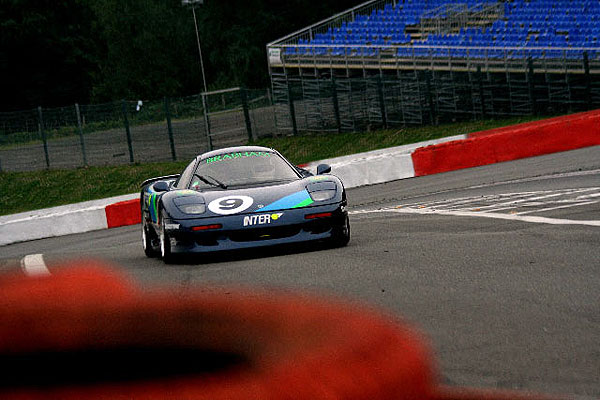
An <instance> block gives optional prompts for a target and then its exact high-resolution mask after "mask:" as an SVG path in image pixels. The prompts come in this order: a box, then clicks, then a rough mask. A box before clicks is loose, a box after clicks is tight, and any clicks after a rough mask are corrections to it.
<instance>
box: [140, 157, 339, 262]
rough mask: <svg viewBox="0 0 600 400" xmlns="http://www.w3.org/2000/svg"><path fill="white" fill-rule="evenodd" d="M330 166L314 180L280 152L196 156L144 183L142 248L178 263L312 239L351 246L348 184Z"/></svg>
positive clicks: (323, 165)
mask: <svg viewBox="0 0 600 400" xmlns="http://www.w3.org/2000/svg"><path fill="white" fill-rule="evenodd" d="M330 172H331V167H330V166H328V165H327V164H321V165H319V166H318V167H317V175H313V174H312V173H311V172H309V171H308V170H305V169H302V168H300V167H297V166H294V165H293V164H291V163H290V162H289V161H288V160H286V159H285V158H284V157H283V156H282V155H281V154H280V153H279V152H278V151H276V150H274V149H270V148H266V147H258V146H242V147H229V148H224V149H220V150H215V151H211V152H208V153H204V154H201V155H199V156H197V157H196V158H195V159H194V160H192V162H190V163H189V165H188V166H187V167H186V168H185V169H184V170H183V172H182V173H181V174H179V175H169V176H163V177H158V178H152V179H148V180H146V181H144V182H143V183H142V190H141V194H140V204H141V211H142V244H143V248H144V252H145V254H146V255H147V256H148V257H161V258H162V259H163V260H164V261H165V262H166V263H170V262H173V261H174V260H175V258H176V256H177V255H179V254H184V253H191V254H194V253H196V254H202V253H207V252H215V251H226V250H234V249H245V248H251V247H260V246H272V245H280V244H287V243H298V242H307V241H321V242H328V243H329V244H331V245H333V246H345V245H346V244H348V242H349V240H350V224H349V220H348V211H347V199H346V191H345V189H344V185H343V184H342V182H341V181H340V179H339V178H337V177H336V176H334V175H331V174H330Z"/></svg>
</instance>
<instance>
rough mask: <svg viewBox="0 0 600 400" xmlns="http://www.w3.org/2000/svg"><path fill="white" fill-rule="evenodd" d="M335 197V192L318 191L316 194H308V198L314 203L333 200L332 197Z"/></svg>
mask: <svg viewBox="0 0 600 400" xmlns="http://www.w3.org/2000/svg"><path fill="white" fill-rule="evenodd" d="M334 196H335V190H331V189H329V190H319V191H316V192H310V197H311V198H312V199H313V200H314V201H325V200H330V199H333V197H334Z"/></svg>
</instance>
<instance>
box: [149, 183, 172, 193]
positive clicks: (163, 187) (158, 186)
mask: <svg viewBox="0 0 600 400" xmlns="http://www.w3.org/2000/svg"><path fill="white" fill-rule="evenodd" d="M152 189H153V190H154V191H155V192H166V191H167V190H169V183H168V182H166V181H158V182H156V183H155V184H154V185H152Z"/></svg>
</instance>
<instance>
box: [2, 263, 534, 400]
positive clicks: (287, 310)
mask: <svg viewBox="0 0 600 400" xmlns="http://www.w3.org/2000/svg"><path fill="white" fill-rule="evenodd" d="M82 264H83V265H81V264H80V265H77V266H75V265H66V266H61V267H60V268H58V269H55V271H56V272H55V273H54V275H52V276H47V277H37V278H26V277H15V276H6V277H0V357H2V359H3V360H4V365H5V367H8V372H7V373H3V374H1V375H0V398H9V399H63V400H69V399H121V398H122V399H211V400H218V399H356V400H358V399H420V400H427V399H430V400H434V399H438V400H440V399H446V400H450V399H457V400H458V399H463V400H468V399H489V400H491V399H509V398H510V399H534V398H538V399H539V398H540V397H529V396H527V395H524V394H520V393H512V392H510V393H508V392H507V393H501V392H485V391H474V390H469V389H450V388H443V387H441V386H439V385H437V384H436V379H435V373H434V366H433V363H432V361H431V357H430V351H429V349H428V346H427V345H426V344H425V342H424V340H423V339H422V337H421V336H420V335H419V334H418V333H416V332H415V330H414V329H412V328H410V327H408V326H407V325H405V324H404V323H401V322H399V321H396V320H395V319H393V318H391V317H389V316H387V315H384V314H382V313H380V312H378V311H376V310H372V309H368V308H365V307H363V306H360V305H357V304H353V303H348V302H340V301H338V300H332V299H322V298H315V297H311V296H306V295H301V294H294V293H286V292H278V293H266V292H264V291H248V290H242V289H239V290H238V289H231V288H228V289H224V288H221V289H216V288H213V289H210V290H209V289H208V288H204V289H198V290H196V291H193V290H190V291H188V292H184V293H181V292H179V293H174V292H170V291H169V290H165V289H161V290H160V291H153V292H142V291H141V290H139V289H137V288H136V287H135V285H132V284H131V283H129V282H128V281H127V280H126V279H125V278H124V277H123V276H120V275H119V274H117V273H116V272H114V271H113V270H112V269H111V268H110V267H107V266H104V265H100V264H97V263H95V262H85V263H82ZM128 349H133V350H131V351H130V350H128ZM198 350H201V351H203V352H198ZM169 353H176V354H177V358H175V359H173V358H169V357H168V354H169ZM189 358H191V360H190V359H189ZM137 359H139V360H137ZM98 360H101V362H95V361H98ZM208 364H210V365H208ZM123 365H125V368H123ZM180 365H186V366H187V367H186V368H187V369H185V370H184V371H183V372H181V368H178V367H179V366H180ZM215 365H216V366H215ZM52 366H53V367H52ZM130 366H131V367H130ZM115 371H117V374H116V375H115V373H114V372H115ZM140 371H142V372H140ZM173 371H175V372H173ZM177 371H180V372H179V373H177ZM44 374H46V375H48V376H49V377H51V378H52V379H49V378H48V376H46V377H44V376H42V375H44Z"/></svg>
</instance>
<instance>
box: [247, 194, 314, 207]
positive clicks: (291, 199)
mask: <svg viewBox="0 0 600 400" xmlns="http://www.w3.org/2000/svg"><path fill="white" fill-rule="evenodd" d="M312 203H314V201H313V199H311V198H310V195H309V194H308V191H307V190H306V189H304V190H302V191H300V192H297V193H294V194H291V195H289V196H286V197H283V198H281V199H279V200H277V201H275V202H273V203H271V204H269V205H267V206H265V207H263V208H261V209H260V211H258V212H264V211H275V210H286V209H291V208H300V207H306V206H309V205H311V204H312Z"/></svg>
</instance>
